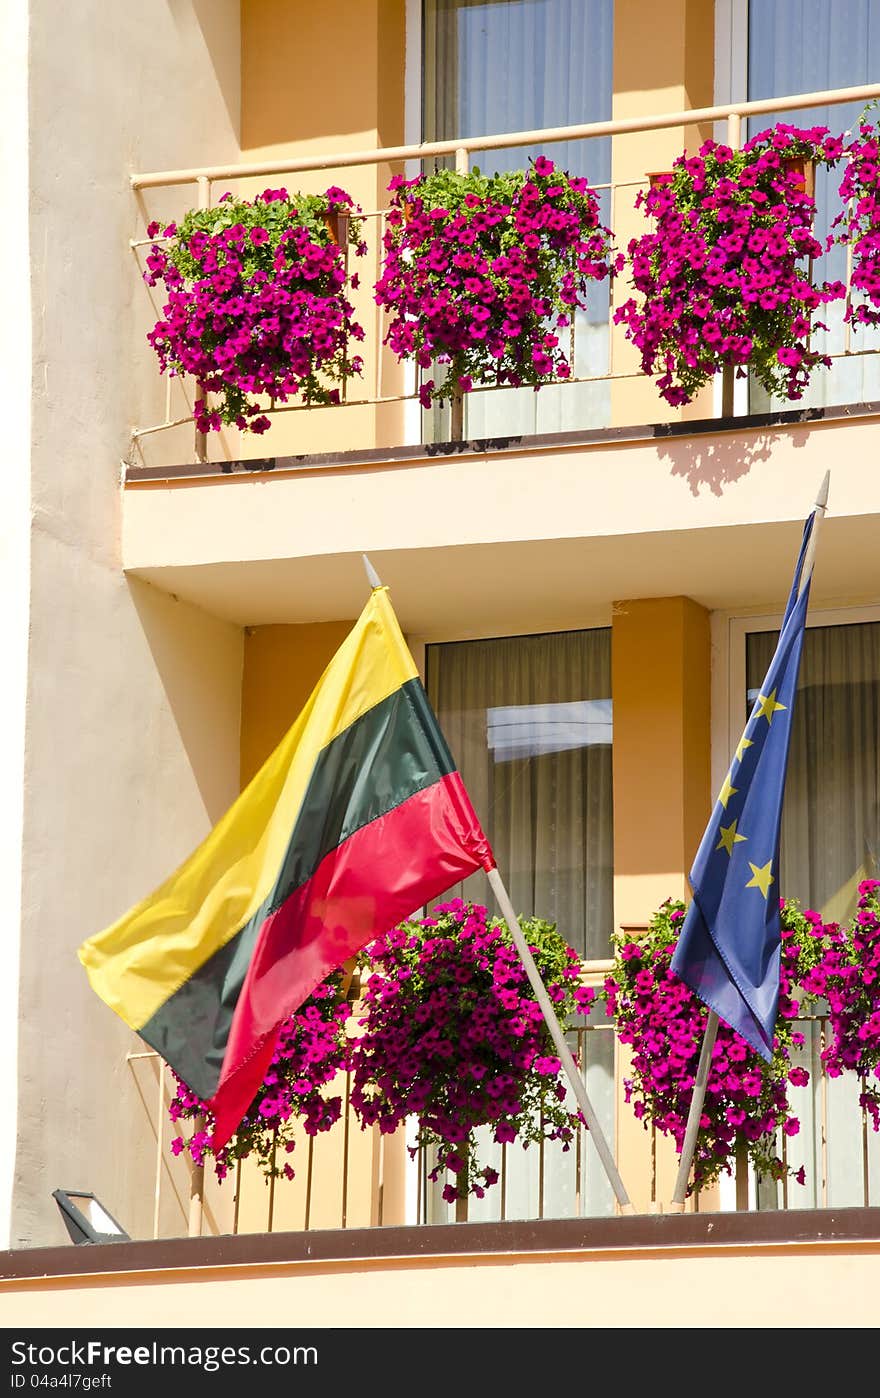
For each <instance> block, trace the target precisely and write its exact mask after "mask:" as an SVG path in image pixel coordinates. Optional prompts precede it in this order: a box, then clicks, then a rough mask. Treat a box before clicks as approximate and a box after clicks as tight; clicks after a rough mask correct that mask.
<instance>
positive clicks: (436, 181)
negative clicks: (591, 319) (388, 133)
mask: <svg viewBox="0 0 880 1398" xmlns="http://www.w3.org/2000/svg"><path fill="white" fill-rule="evenodd" d="M388 188H389V190H390V192H391V205H390V212H389V214H388V217H387V225H386V231H385V234H384V252H385V257H384V263H383V267H382V275H381V277H380V279H379V281H378V283H377V285H376V302H377V304H378V305H379V306H381V307H383V308H384V309H385V310H386V311H387V312H388V313H389V317H390V324H389V328H388V333H387V335H386V337H385V343H386V344H388V345H389V346H390V347H391V349H392V350H393V351H394V353H395V354H396V355H397V356H398V358H399V359H403V360H406V359H409V360H414V361H415V363H416V364H417V365H418V366H419V367H420V368H421V370H422V371H423V373H424V372H425V371H429V370H431V368H432V367H433V366H447V369H446V373H445V375H444V377H443V379H442V382H437V381H436V380H435V379H433V378H427V379H423V382H422V384H421V387H420V390H419V396H420V399H421V402H422V405H423V406H424V407H428V406H430V404H431V402H432V401H433V400H442V399H451V398H453V397H455V396H456V395H458V394H459V393H467V392H469V391H470V390H471V389H472V388H473V386H474V385H475V384H503V385H509V386H511V387H515V388H516V387H520V386H522V385H529V386H531V387H533V388H535V389H537V388H539V387H540V386H541V385H542V384H546V383H551V382H553V381H555V380H559V379H566V378H568V377H569V376H570V374H571V365H570V364H569V362H568V359H567V358H566V355H565V352H564V350H563V348H562V344H561V339H562V338H565V337H566V335H567V327H568V326H570V324H571V319H572V316H573V315H574V313H575V310H576V308H577V307H579V306H584V305H585V298H586V293H587V289H588V287H589V285H590V284H591V283H592V282H595V281H599V280H601V279H602V278H605V277H609V276H610V275H611V274H612V271H613V261H614V259H613V253H612V239H611V234H610V232H609V230H608V229H607V228H605V227H603V225H602V224H601V222H600V219H599V201H598V198H597V196H596V194H595V193H594V192H593V191H592V190H591V189H590V188H589V186H588V184H587V181H586V180H584V179H579V178H576V177H572V176H569V175H568V174H566V173H564V172H563V171H557V170H556V168H555V166H554V164H553V161H552V160H548V159H546V158H545V157H544V156H539V157H538V159H537V160H535V161H534V162H533V164H532V165H531V166H530V168H529V169H528V171H522V170H520V171H516V172H514V173H512V174H503V175H500V174H495V175H483V174H481V173H480V171H479V170H478V169H476V168H475V169H473V170H472V171H470V173H468V174H459V173H457V172H456V171H453V170H438V171H436V172H435V173H434V174H431V175H418V176H417V177H416V178H415V179H413V180H404V179H403V177H402V176H395V177H394V179H393V180H392V181H391V183H390V185H389V186H388Z"/></svg>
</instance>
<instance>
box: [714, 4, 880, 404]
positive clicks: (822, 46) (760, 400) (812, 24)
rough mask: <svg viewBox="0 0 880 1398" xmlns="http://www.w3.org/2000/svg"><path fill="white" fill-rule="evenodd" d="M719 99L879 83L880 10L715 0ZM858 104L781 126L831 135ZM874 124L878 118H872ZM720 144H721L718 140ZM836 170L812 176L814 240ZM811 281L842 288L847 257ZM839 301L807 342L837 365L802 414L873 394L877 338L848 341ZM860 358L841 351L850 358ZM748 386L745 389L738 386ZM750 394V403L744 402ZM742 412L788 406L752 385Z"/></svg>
mask: <svg viewBox="0 0 880 1398" xmlns="http://www.w3.org/2000/svg"><path fill="white" fill-rule="evenodd" d="M716 26H717V42H716V71H717V73H718V75H719V81H718V84H717V92H716V96H717V100H718V101H719V102H728V101H739V100H741V99H743V98H748V99H749V100H759V99H761V98H765V97H785V96H790V95H791V94H793V93H798V92H824V91H828V90H831V89H835V88H842V87H855V86H858V85H860V84H864V83H872V82H877V81H880V7H878V6H877V5H876V4H874V3H872V0H834V4H829V3H827V0H773V3H768V0H718V2H717V4H716ZM861 110H862V108H861V105H852V104H850V105H839V106H833V107H810V108H805V109H804V110H802V111H791V112H782V113H780V114H779V117H778V120H780V121H786V122H790V123H791V124H792V125H794V126H808V127H809V126H816V125H821V126H827V127H828V128H829V129H830V130H831V131H833V132H844V131H848V130H850V131H851V130H853V129H854V128H855V127H856V126H857V124H858V120H859V116H860V113H861ZM873 115H874V119H876V116H877V114H876V113H874V114H873ZM776 119H777V118H775V117H774V116H773V115H772V114H770V115H767V116H761V117H753V118H751V120H750V121H749V122H748V124H747V126H746V128H745V129H744V131H743V140H746V139H748V137H749V136H753V135H755V134H756V133H757V132H758V131H761V130H764V129H766V128H767V127H768V126H771V125H772V124H773V122H774V121H775V120H776ZM720 139H722V140H723V139H724V137H723V136H722V137H721V138H720ZM842 173H843V172H842V170H841V169H839V168H838V169H837V170H836V171H835V170H831V171H828V170H825V169H818V170H817V171H816V195H815V197H816V205H817V212H816V224H815V230H814V231H815V233H816V236H817V238H819V240H820V241H824V239H825V238H826V236H827V234H828V232H829V229H830V226H831V222H832V220H833V218H834V217H835V214H836V213H837V211H838V210H839V200H838V193H837V191H838V187H839V185H840V181H841V178H842ZM814 271H815V277H816V279H817V280H818V281H825V280H828V281H845V280H846V275H847V260H846V249H845V248H844V247H840V246H838V247H835V248H832V250H831V251H830V252H829V253H826V254H825V255H824V256H823V257H822V258H821V259H819V261H817V263H816V265H815V269H814ZM843 315H844V303H843V302H834V303H832V304H831V305H829V306H827V307H823V314H822V315H820V316H819V319H820V320H824V321H825V323H826V324H827V326H828V330H827V332H826V331H818V332H817V333H816V335H814V337H813V340H812V344H813V345H814V346H815V348H817V349H820V350H822V351H823V352H824V353H827V354H830V355H832V356H844V355H845V354H846V357H837V358H834V360H833V365H832V368H831V369H820V370H817V371H816V373H815V374H814V376H813V380H812V383H811V384H810V387H809V389H808V390H807V391H806V393H805V394H804V396H803V398H802V399H799V400H798V405H799V406H804V407H808V406H818V405H823V404H833V403H855V402H867V401H871V400H873V399H876V398H877V397H878V396H880V355H878V354H875V353H871V354H868V355H865V353H864V352H865V351H878V350H880V334H878V332H877V331H875V330H869V329H867V328H860V329H859V331H858V334H857V335H856V337H855V338H854V340H852V341H851V340H850V337H849V333H848V331H847V328H846V326H845V325H844V321H843ZM850 349H852V350H857V351H861V353H859V354H849V353H846V352H847V351H848V350H850ZM745 387H746V386H745V385H744V388H745ZM746 395H747V400H748V401H747V403H746V401H744V398H745V396H746ZM746 395H744V398H743V399H742V400H741V401H740V404H739V410H740V411H743V412H745V411H750V412H764V411H767V410H768V409H769V408H777V409H778V408H780V407H787V406H789V404H788V402H787V400H786V401H781V400H780V401H776V400H772V401H771V400H770V399H769V398H768V395H767V394H766V392H765V390H764V389H763V388H762V387H761V386H760V385H758V384H755V383H754V382H751V383H749V384H748V386H747V388H746Z"/></svg>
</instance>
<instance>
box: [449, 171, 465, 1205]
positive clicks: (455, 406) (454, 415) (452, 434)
mask: <svg viewBox="0 0 880 1398" xmlns="http://www.w3.org/2000/svg"><path fill="white" fill-rule="evenodd" d="M469 169H470V155H469V153H468V151H467V148H466V147H465V146H459V147H458V149H457V150H456V152H455V170H456V174H459V175H466V174H467V173H468V170H469ZM449 419H450V421H449V439H450V441H452V442H463V441H464V394H463V393H462V391H461V389H460V388H459V386H458V382H457V381H456V384H455V387H454V390H453V394H452V398H451V399H450V403H449ZM465 1203H467V1200H465Z"/></svg>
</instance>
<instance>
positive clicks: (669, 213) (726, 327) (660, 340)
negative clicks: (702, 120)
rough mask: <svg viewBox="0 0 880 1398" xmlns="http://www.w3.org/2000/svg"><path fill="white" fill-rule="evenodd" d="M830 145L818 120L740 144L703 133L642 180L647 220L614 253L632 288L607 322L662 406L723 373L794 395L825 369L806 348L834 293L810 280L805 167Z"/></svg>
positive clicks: (834, 148) (833, 151)
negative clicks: (737, 147) (668, 165)
mask: <svg viewBox="0 0 880 1398" xmlns="http://www.w3.org/2000/svg"><path fill="white" fill-rule="evenodd" d="M841 148H842V143H841V141H840V139H839V138H836V137H831V136H830V135H829V133H828V131H827V129H826V128H825V127H813V128H811V129H810V130H809V131H801V130H798V129H796V128H794V127H791V126H786V125H782V124H780V125H777V126H776V127H774V128H772V129H771V130H768V131H764V132H761V133H760V135H758V136H756V137H754V139H753V140H751V141H749V142H748V143H747V145H746V146H745V147H744V148H743V149H742V150H741V151H732V150H731V149H730V148H729V147H728V146H723V145H718V144H717V143H716V142H714V141H707V142H706V143H705V144H704V145H703V146H702V147H701V148H700V151H699V153H698V154H697V155H695V156H691V157H688V156H686V155H681V156H679V157H678V159H677V160H675V161H674V162H673V168H672V177H671V179H663V178H660V177H657V176H654V177H649V187H648V189H647V191H640V193H639V195H638V196H637V199H636V203H637V206H639V207H641V208H642V210H643V212H644V214H645V216H646V217H647V218H648V219H650V220H651V223H652V228H651V231H650V232H647V233H644V234H642V235H641V236H640V237H637V238H634V239H633V240H632V241H631V242H630V244H629V247H628V250H627V259H626V260H627V265H628V269H629V276H630V281H631V285H632V287H633V289H634V291H635V292H636V293H637V296H636V297H633V298H631V299H629V300H627V301H626V302H624V304H623V305H621V306H620V307H618V309H617V310H616V311H615V313H614V320H615V323H617V324H619V325H623V326H624V328H625V333H626V336H627V338H628V339H629V340H630V341H632V343H633V344H634V345H635V346H636V347H637V349H638V350H639V351H640V353H641V362H642V369H643V370H644V372H645V373H646V374H649V375H650V376H651V377H653V378H654V379H655V380H656V383H657V388H658V391H659V393H660V395H661V397H662V398H664V399H665V400H666V402H668V403H669V404H671V405H672V406H674V407H678V406H681V405H682V404H685V403H689V402H691V401H692V399H693V398H694V396H695V394H696V393H697V392H699V390H700V389H701V388H703V387H704V386H705V385H706V384H707V383H709V382H710V381H711V379H712V378H713V376H714V375H715V374H717V373H719V372H722V371H723V370H724V369H728V370H730V371H731V372H732V373H734V374H735V375H736V376H737V377H740V378H742V377H745V375H746V374H747V373H748V372H749V371H751V372H752V373H753V374H754V375H755V377H756V378H757V380H758V381H759V382H760V383H761V384H762V385H763V386H764V388H765V389H766V390H767V392H768V393H770V394H772V395H775V396H778V397H782V398H786V399H798V398H800V397H801V396H802V395H803V392H804V390H805V388H806V387H807V384H808V383H809V381H810V377H811V375H812V373H813V371H814V370H815V369H817V368H818V367H819V366H825V367H827V366H829V365H830V362H831V361H830V359H829V358H828V357H827V356H825V355H822V354H820V353H819V352H818V351H816V350H815V349H813V348H811V345H810V336H811V334H812V332H813V331H815V330H817V329H820V328H823V329H824V328H825V327H824V326H823V325H822V322H820V321H818V320H817V319H815V318H814V312H815V311H816V310H817V309H818V308H819V307H820V306H822V305H824V304H827V303H828V302H831V301H835V300H838V299H840V298H842V297H843V296H844V294H845V291H844V287H843V286H842V284H841V283H839V282H833V283H829V282H823V283H819V284H817V283H815V281H814V280H813V275H812V259H813V258H815V257H817V256H819V254H820V253H821V252H822V246H821V244H820V243H819V242H818V241H817V239H816V238H815V237H814V236H813V233H812V223H813V215H814V212H815V204H814V202H813V198H812V195H811V194H808V192H807V185H808V182H809V181H808V174H807V172H808V171H809V172H811V171H812V167H813V164H814V163H815V162H822V163H823V164H825V165H828V166H832V165H834V164H835V163H836V161H837V160H838V159H839V157H840V153H841Z"/></svg>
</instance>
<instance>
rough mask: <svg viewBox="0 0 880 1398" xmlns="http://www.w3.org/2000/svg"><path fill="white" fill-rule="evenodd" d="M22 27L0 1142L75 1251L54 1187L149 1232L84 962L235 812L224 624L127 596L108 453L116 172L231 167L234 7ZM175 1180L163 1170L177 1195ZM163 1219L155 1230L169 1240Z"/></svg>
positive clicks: (183, 6) (152, 0) (123, 177)
mask: <svg viewBox="0 0 880 1398" xmlns="http://www.w3.org/2000/svg"><path fill="white" fill-rule="evenodd" d="M29 21H30V55H29V81H30V90H29V102H30V123H31V139H30V148H29V149H30V158H29V169H28V172H27V173H28V180H29V185H30V221H31V228H30V255H31V275H32V285H33V307H34V312H33V330H32V333H33V393H32V402H31V409H32V414H33V432H32V435H31V440H30V443H29V449H28V450H24V451H21V452H20V453H18V454H17V456H16V462H15V469H16V470H17V471H19V472H21V473H23V474H24V475H25V476H26V475H27V472H28V469H30V485H31V494H32V506H33V519H32V534H31V558H30V567H31V572H30V589H31V634H30V668H29V676H28V718H27V733H26V749H25V758H24V761H25V767H24V856H23V868H22V881H23V882H22V887H23V895H22V904H23V906H22V919H21V976H20V985H19V986H18V987H17V989H18V994H19V997H20V1004H19V1006H18V1013H17V1015H15V1016H14V1017H13V1016H11V1015H7V1016H6V1017H5V1023H7V1025H9V1027H10V1032H15V1031H14V1029H13V1026H16V1024H17V1030H18V1034H19V1042H18V1103H19V1106H18V1120H17V1132H16V1124H15V1118H14V1116H9V1117H6V1116H5V1117H4V1122H5V1125H6V1130H7V1139H6V1143H5V1146H4V1150H3V1152H2V1154H3V1157H4V1158H5V1159H7V1160H9V1161H10V1162H11V1168H12V1169H14V1198H13V1218H12V1225H11V1231H10V1238H11V1241H12V1244H13V1245H17V1246H30V1245H33V1244H39V1243H50V1242H62V1241H66V1237H67V1235H66V1233H65V1231H64V1228H63V1225H62V1223H61V1219H60V1215H59V1213H58V1210H57V1208H56V1206H55V1204H54V1201H53V1200H52V1198H51V1192H52V1190H53V1189H54V1188H56V1187H61V1188H68V1189H90V1190H93V1191H94V1192H95V1193H97V1194H98V1195H99V1197H100V1198H101V1199H102V1201H103V1202H104V1203H105V1204H106V1205H107V1207H108V1208H109V1209H110V1210H111V1212H113V1213H114V1214H115V1215H116V1216H117V1217H118V1218H119V1220H120V1222H121V1223H122V1224H123V1226H124V1227H125V1228H126V1229H127V1230H128V1231H129V1232H130V1233H131V1234H132V1235H133V1236H136V1237H149V1236H151V1234H152V1229H153V1211H154V1195H155V1166H156V1143H155V1137H154V1128H153V1119H154V1111H155V1104H156V1099H155V1092H154V1088H155V1081H153V1085H152V1086H151V1085H150V1082H149V1079H148V1078H145V1077H144V1075H143V1073H144V1065H143V1061H142V1060H138V1061H137V1063H136V1064H134V1065H133V1064H130V1063H128V1062H127V1061H126V1054H127V1053H128V1052H129V1051H138V1050H140V1049H142V1048H143V1045H142V1043H141V1042H140V1041H139V1040H138V1039H136V1037H135V1036H134V1035H132V1034H131V1033H130V1032H129V1031H128V1030H127V1029H126V1028H125V1026H124V1025H123V1024H122V1022H121V1021H120V1020H118V1019H117V1018H116V1016H115V1015H114V1014H113V1013H112V1012H111V1011H110V1010H109V1009H108V1008H107V1007H106V1006H105V1005H104V1004H103V1002H101V1001H100V1000H99V999H98V998H97V997H96V996H95V994H94V992H93V991H92V990H91V989H90V987H89V985H88V982H87V980H86V977H85V975H84V973H83V971H82V967H81V966H80V964H79V962H78V960H77V957H76V949H77V947H78V945H79V944H80V942H81V941H82V940H83V939H85V938H86V937H88V936H90V935H92V934H93V933H94V932H96V931H98V930H99V929H100V928H101V927H102V926H104V925H106V924H107V923H108V922H110V921H111V920H113V919H114V918H116V917H117V916H119V914H120V913H121V912H123V911H124V910H125V908H126V907H128V906H129V905H130V904H131V903H132V902H134V901H135V900H136V899H138V898H140V897H142V896H143V895H144V894H146V893H147V892H148V891H149V890H150V888H151V887H153V886H154V885H155V883H157V882H158V881H159V880H160V879H161V878H163V877H164V876H166V875H167V874H168V872H169V871H170V870H171V869H173V868H174V867H175V865H176V864H177V863H178V862H179V861H180V860H181V859H182V858H184V857H185V856H186V855H187V854H188V853H189V851H190V849H191V848H192V847H193V846H194V845H195V844H196V843H197V842H198V840H199V839H201V838H202V837H203V836H204V834H206V833H207V830H208V829H209V827H210V825H211V824H212V823H213V822H214V821H215V820H216V819H217V817H218V816H219V815H220V814H221V812H222V810H223V809H224V808H225V806H226V805H228V803H229V801H230V800H231V799H232V798H233V796H234V794H235V792H236V791H237V785H238V759H239V695H240V683H241V633H240V630H239V628H237V627H235V626H233V625H231V624H229V623H228V622H223V621H218V620H217V619H215V618H213V617H211V616H208V615H206V614H205V613H203V612H201V611H199V610H198V609H197V608H194V607H192V606H191V605H189V604H187V603H186V602H184V601H180V600H177V599H176V598H174V597H173V596H170V595H168V594H166V593H162V592H159V591H158V590H155V589H152V588H149V587H145V586H144V585H143V584H142V583H137V584H135V585H134V586H133V587H132V586H130V585H129V584H128V582H127V581H126V579H125V577H124V575H123V573H122V568H121V559H120V553H119V544H120V533H121V528H120V506H121V491H120V485H119V481H120V461H121V459H122V458H123V457H124V455H125V453H126V451H127V448H128V439H129V432H130V429H131V426H132V424H133V423H135V422H137V421H143V420H144V415H145V414H147V413H149V412H152V411H155V410H159V409H160V408H161V404H162V397H163V395H162V389H161V385H160V384H159V383H158V382H154V380H153V379H152V378H150V379H149V380H146V379H145V378H144V377H143V376H141V375H139V374H136V373H134V372H133V369H132V365H133V364H134V363H140V362H142V339H141V335H142V331H143V322H142V319H141V318H140V317H141V312H140V310H139V309H138V308H139V307H140V305H141V302H140V301H139V299H138V298H139V297H140V296H141V288H140V287H139V284H138V277H137V271H136V268H135V267H134V266H133V263H132V259H131V255H130V253H129V251H128V248H127V240H128V238H129V237H131V236H133V234H134V233H135V232H136V231H138V229H139V227H140V223H139V213H138V207H137V201H136V200H135V199H134V198H133V196H132V194H131V192H130V190H129V188H128V183H127V181H128V174H129V172H130V171H131V170H132V169H144V168H147V169H149V168H157V167H163V166H164V167H167V166H169V165H176V164H178V163H180V162H182V161H183V162H184V163H185V161H186V160H191V161H192V162H193V163H198V161H200V160H201V161H211V160H221V159H231V158H234V157H235V156H236V155H237V152H238V142H237V133H236V130H235V122H236V113H235V99H234V84H233V85H232V87H233V91H232V94H231V96H230V76H229V72H230V64H231V63H233V62H234V59H233V58H230V55H233V56H234V53H235V51H236V47H237V29H238V6H237V4H231V3H227V0H219V2H218V3H216V4H213V5H212V6H211V7H210V13H209V14H208V12H207V7H206V6H205V5H204V4H200V5H198V6H197V7H196V6H194V5H193V4H192V3H191V0H180V3H176V4H174V5H171V6H170V5H167V4H165V3H162V0H146V3H144V4H140V5H138V6H134V7H132V6H110V7H108V6H106V5H102V4H98V3H95V0H87V2H86V3H84V4H80V5H76V6H67V7H65V6H58V5H56V4H52V3H46V0H32V3H31V4H30V7H29ZM203 25H204V27H203ZM218 54H222V55H223V56H222V59H221V58H217V63H219V68H218V66H215V58H216V56H217V55H218ZM4 188H5V192H6V193H7V194H8V193H9V190H8V187H7V186H6V185H5V186H4ZM24 207H27V201H26V200H25V199H23V198H22V191H21V190H19V191H18V192H17V193H15V194H14V195H13V203H12V206H11V208H6V209H4V219H5V221H6V222H9V221H10V220H14V221H15V223H16V226H17V227H18V230H19V232H18V236H19V237H21V236H22V234H21V224H20V218H21V209H22V208H24ZM19 256H20V253H19ZM24 280H26V278H25V279H24ZM22 348H24V349H25V351H26V336H25V331H24V330H22V331H20V332H18V350H19V353H21V352H22ZM156 380H158V376H156ZM10 935H12V930H11V927H10ZM11 993H13V994H14V993H15V992H14V991H11ZM7 1061H14V1056H13V1055H10V1059H9V1060H7ZM145 1097H146V1100H145ZM165 1168H166V1172H167V1170H170V1167H165ZM185 1187H186V1182H185V1181H184V1180H181V1179H179V1178H177V1179H175V1180H174V1181H173V1188H172V1190H171V1191H170V1197H173V1195H174V1189H184V1188H185ZM175 1209H176V1206H175ZM178 1218H179V1215H178V1214H175V1212H174V1209H173V1210H172V1213H171V1214H169V1215H168V1216H167V1217H166V1218H165V1219H163V1224H164V1226H165V1227H170V1228H171V1229H172V1231H178V1232H179V1231H181V1230H180V1227H179V1222H178Z"/></svg>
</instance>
